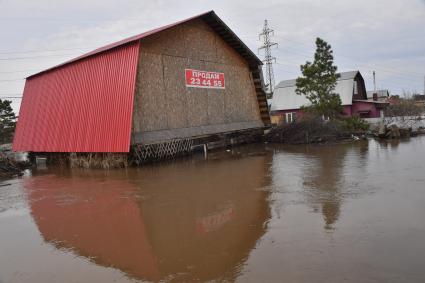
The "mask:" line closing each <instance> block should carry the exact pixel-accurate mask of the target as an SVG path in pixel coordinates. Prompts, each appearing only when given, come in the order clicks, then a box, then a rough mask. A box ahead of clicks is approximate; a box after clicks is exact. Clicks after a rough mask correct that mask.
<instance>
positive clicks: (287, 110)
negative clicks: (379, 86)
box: [271, 71, 387, 124]
mask: <svg viewBox="0 0 425 283" xmlns="http://www.w3.org/2000/svg"><path fill="white" fill-rule="evenodd" d="M295 83H296V80H287V81H281V82H280V83H279V84H278V85H277V86H276V89H275V91H274V95H273V99H272V101H271V116H272V121H273V122H274V123H277V124H280V123H284V122H286V123H291V122H293V121H295V120H296V119H297V118H301V117H302V115H303V113H302V111H301V110H300V109H301V107H303V106H308V105H309V104H310V101H309V100H308V99H307V98H306V97H305V96H304V95H298V94H297V93H296V92H295V90H296V85H295ZM335 93H336V94H338V95H339V96H340V98H341V102H342V106H343V109H344V110H343V115H345V116H359V117H362V118H378V117H381V116H382V115H383V109H384V108H385V105H387V103H386V102H382V101H378V100H368V96H367V92H366V86H365V82H364V79H363V77H362V75H361V74H360V72H359V71H351V72H344V73H340V77H339V78H338V81H337V84H336V87H335Z"/></svg>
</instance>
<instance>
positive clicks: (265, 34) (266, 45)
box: [258, 20, 277, 98]
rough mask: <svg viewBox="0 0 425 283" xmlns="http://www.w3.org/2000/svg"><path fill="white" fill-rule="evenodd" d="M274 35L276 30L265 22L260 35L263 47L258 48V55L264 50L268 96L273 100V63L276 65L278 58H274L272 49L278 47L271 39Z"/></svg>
mask: <svg viewBox="0 0 425 283" xmlns="http://www.w3.org/2000/svg"><path fill="white" fill-rule="evenodd" d="M272 35H274V30H272V29H270V28H269V25H268V22H267V20H264V27H263V30H262V32H261V33H260V35H259V39H260V40H261V38H263V45H262V46H261V47H260V48H258V53H260V50H261V49H264V60H263V62H264V63H266V88H267V91H268V93H267V96H268V97H269V98H271V97H272V96H273V90H274V85H275V81H274V72H273V61H274V62H275V63H276V57H273V56H272V52H271V47H272V46H275V45H276V46H277V43H275V42H271V41H270V37H271V36H272Z"/></svg>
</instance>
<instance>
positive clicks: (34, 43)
mask: <svg viewBox="0 0 425 283" xmlns="http://www.w3.org/2000/svg"><path fill="white" fill-rule="evenodd" d="M424 3H425V0H376V1H369V0H358V1H350V0H340V1H331V0H322V1H314V0H311V1H307V0H285V1H281V0H263V1H256V2H254V1H242V0H235V1H225V0H215V1H214V2H212V1H204V0H198V1H193V2H191V3H190V5H189V4H188V3H187V2H182V1H172V0H170V1H166V0H162V1H136V0H121V1H119V4H117V1H113V0H103V1H86V0H85V1H83V0H74V1H50V0H39V1H23V0H7V1H2V0H0V37H1V38H2V45H1V47H0V52H8V51H22V50H61V51H55V52H53V51H52V52H38V53H21V54H4V53H2V54H0V58H9V57H31V56H32V57H36V56H39V58H32V59H22V60H8V61H4V60H3V61H2V60H0V80H9V79H15V78H16V79H17V78H23V77H24V76H26V75H29V74H30V73H33V72H35V71H36V70H41V69H44V68H47V67H49V66H52V65H55V64H57V63H60V62H62V61H64V60H66V59H69V58H72V57H75V56H77V55H79V54H81V53H84V52H86V51H89V50H90V49H93V48H96V47H98V46H101V45H104V44H107V43H110V42H113V41H115V40H119V39H122V38H124V37H127V36H131V35H134V34H137V33H140V32H143V31H146V30H148V29H152V28H155V27H158V26H161V25H164V24H168V23H171V22H173V21H176V20H180V19H184V18H186V17H190V16H193V15H195V14H199V13H202V12H205V11H207V10H212V9H214V10H215V11H216V13H217V14H218V15H219V16H220V17H222V19H223V20H224V21H225V22H226V23H227V24H228V25H229V26H230V27H231V28H232V29H233V30H234V31H235V32H236V34H238V35H239V36H240V37H241V38H242V40H243V41H245V42H246V43H247V45H248V46H249V47H250V48H251V49H252V50H253V51H256V50H257V48H258V46H259V44H260V42H259V41H258V33H259V31H260V30H261V28H262V24H263V21H264V19H265V18H267V19H268V20H269V23H270V25H271V26H272V28H274V29H275V37H274V38H273V39H274V40H275V41H276V42H278V43H279V48H278V49H277V50H275V51H274V55H275V56H276V57H277V59H278V64H276V67H275V73H276V81H279V80H283V79H288V78H294V77H296V76H297V75H298V74H299V65H300V64H302V63H304V62H305V61H306V60H311V58H312V55H313V52H314V39H315V37H317V36H320V37H322V38H324V39H325V40H327V41H328V42H329V43H330V44H331V45H332V47H333V49H334V54H335V60H336V63H337V64H338V67H339V69H340V70H341V71H344V70H353V69H360V71H362V73H363V74H364V76H365V79H366V83H367V86H368V87H369V88H371V87H372V85H371V73H372V71H373V70H375V71H376V72H377V74H378V86H380V87H383V88H389V89H390V90H391V91H392V92H395V93H400V92H402V91H403V90H410V91H412V90H417V91H422V88H423V76H424V75H425V53H424V50H425V30H424V28H423V27H425V6H424ZM75 48H77V49H75ZM65 49H71V50H65ZM51 55H57V56H55V57H41V56H51ZM16 70H31V71H26V72H21V73H5V72H10V71H16ZM22 90H23V80H22V81H16V82H0V96H1V95H2V94H7V93H21V92H22ZM13 105H14V108H15V109H17V108H18V107H19V102H18V101H17V102H16V103H14V104H13Z"/></svg>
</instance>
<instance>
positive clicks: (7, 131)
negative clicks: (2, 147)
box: [0, 99, 16, 144]
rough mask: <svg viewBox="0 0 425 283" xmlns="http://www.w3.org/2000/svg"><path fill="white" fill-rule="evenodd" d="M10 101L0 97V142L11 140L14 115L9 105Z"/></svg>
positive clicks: (14, 124)
mask: <svg viewBox="0 0 425 283" xmlns="http://www.w3.org/2000/svg"><path fill="white" fill-rule="evenodd" d="M11 103H12V101H10V100H1V99H0V143H2V144H3V143H10V142H12V138H13V133H14V132H15V126H16V116H15V113H14V112H13V109H12V107H11V106H10V105H11Z"/></svg>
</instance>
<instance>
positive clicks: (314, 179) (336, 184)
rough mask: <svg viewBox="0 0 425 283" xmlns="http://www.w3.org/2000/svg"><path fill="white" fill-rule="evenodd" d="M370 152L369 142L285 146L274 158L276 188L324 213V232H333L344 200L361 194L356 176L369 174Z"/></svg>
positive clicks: (315, 210) (280, 148)
mask: <svg viewBox="0 0 425 283" xmlns="http://www.w3.org/2000/svg"><path fill="white" fill-rule="evenodd" d="M368 151H369V148H368V142H358V143H356V144H339V145H333V146H281V147H279V154H277V155H276V156H275V158H274V163H276V165H275V166H274V167H275V170H274V177H275V181H274V184H275V185H276V186H277V187H278V190H280V191H295V192H298V193H299V194H297V195H296V196H295V197H294V198H297V199H292V201H297V202H299V201H305V202H306V203H307V204H308V205H310V206H311V207H312V208H313V211H314V212H321V213H322V215H323V219H324V228H325V229H326V230H333V229H334V228H335V227H334V226H335V223H336V222H337V221H338V218H339V216H340V214H341V205H342V203H343V201H344V198H346V197H347V196H352V193H353V192H352V191H350V189H353V188H354V189H355V193H358V192H359V190H357V187H356V184H357V180H356V179H355V178H353V176H357V175H359V174H360V173H361V174H365V170H366V164H367V154H368ZM300 190H301V191H300Z"/></svg>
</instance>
